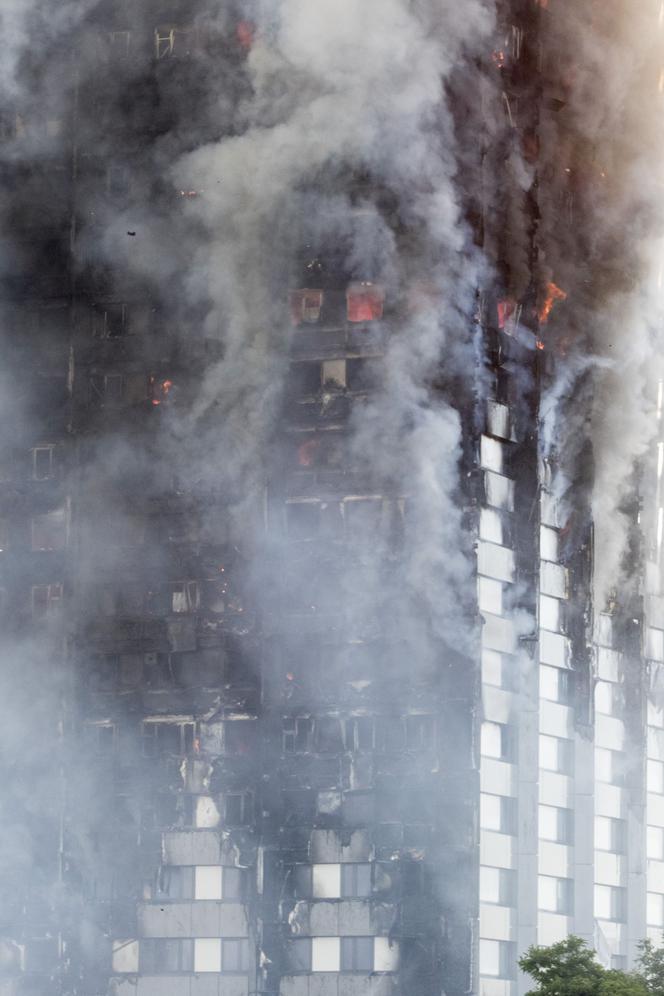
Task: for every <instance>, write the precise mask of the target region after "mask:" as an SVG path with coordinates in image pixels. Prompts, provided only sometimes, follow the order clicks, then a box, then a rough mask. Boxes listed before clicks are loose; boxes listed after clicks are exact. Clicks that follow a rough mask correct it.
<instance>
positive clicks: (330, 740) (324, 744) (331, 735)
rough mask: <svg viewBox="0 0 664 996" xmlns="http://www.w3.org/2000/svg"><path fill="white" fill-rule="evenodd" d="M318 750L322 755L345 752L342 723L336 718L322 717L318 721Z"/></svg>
mask: <svg viewBox="0 0 664 996" xmlns="http://www.w3.org/2000/svg"><path fill="white" fill-rule="evenodd" d="M316 750H318V751H320V752H321V753H337V752H339V751H342V750H343V743H342V739H341V723H340V721H339V720H338V719H336V718H335V717H334V716H322V717H321V718H320V719H317V720H316Z"/></svg>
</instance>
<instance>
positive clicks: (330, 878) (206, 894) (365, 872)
mask: <svg viewBox="0 0 664 996" xmlns="http://www.w3.org/2000/svg"><path fill="white" fill-rule="evenodd" d="M289 874H290V876H292V880H293V888H294V892H295V895H296V896H297V897H298V898H299V899H366V898H369V897H370V896H371V895H372V893H373V866H372V865H371V864H370V863H369V862H359V863H344V864H338V863H337V864H335V863H331V864H314V865H294V866H293V867H292V868H291V870H290V873H289ZM244 884H245V883H244V872H243V870H242V869H239V868H231V867H222V866H218V865H198V866H190V865H187V866H184V865H162V866H161V868H160V871H159V876H158V879H157V882H156V885H155V889H154V898H155V899H158V900H162V899H170V900H185V899H195V900H226V901H228V900H232V901H239V900H241V899H242V898H243V897H244Z"/></svg>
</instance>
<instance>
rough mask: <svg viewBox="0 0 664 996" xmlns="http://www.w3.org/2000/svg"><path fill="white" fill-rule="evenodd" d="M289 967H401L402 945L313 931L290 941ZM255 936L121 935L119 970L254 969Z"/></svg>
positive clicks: (116, 959)
mask: <svg viewBox="0 0 664 996" xmlns="http://www.w3.org/2000/svg"><path fill="white" fill-rule="evenodd" d="M287 952H288V962H289V965H288V971H290V972H293V973H299V972H395V971H397V969H398V957H399V953H398V946H397V944H396V943H394V942H391V941H390V940H389V939H388V938H387V937H310V938H298V939H297V940H293V941H290V942H289V943H288V946H287ZM254 959H255V954H254V952H253V951H252V948H251V946H250V943H249V941H247V940H245V939H234V938H191V939H178V940H176V939H166V938H150V939H145V940H140V941H116V942H115V943H114V945H113V971H114V972H115V973H117V974H136V973H138V972H140V973H141V974H144V975H167V974H177V973H190V972H195V973H199V972H201V973H203V972H215V973H224V972H226V973H238V972H248V971H250V970H251V969H252V968H253V967H254V965H255V960H254Z"/></svg>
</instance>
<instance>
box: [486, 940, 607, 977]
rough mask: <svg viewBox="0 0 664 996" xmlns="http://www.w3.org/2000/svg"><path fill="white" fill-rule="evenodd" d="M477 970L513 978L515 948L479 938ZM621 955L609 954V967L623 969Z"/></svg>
mask: <svg viewBox="0 0 664 996" xmlns="http://www.w3.org/2000/svg"><path fill="white" fill-rule="evenodd" d="M479 954H480V957H479V971H480V975H481V976H486V977H488V978H500V979H515V978H516V973H517V948H516V945H515V944H513V943H512V942H511V941H494V940H491V939H489V938H484V937H483V938H481V939H480V953H479ZM625 962H626V959H625V958H624V956H623V955H612V956H611V968H613V969H618V970H620V971H624V970H625V967H626V964H625Z"/></svg>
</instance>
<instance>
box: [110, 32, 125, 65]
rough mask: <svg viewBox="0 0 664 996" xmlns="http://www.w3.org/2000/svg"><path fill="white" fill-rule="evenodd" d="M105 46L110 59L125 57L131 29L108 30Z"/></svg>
mask: <svg viewBox="0 0 664 996" xmlns="http://www.w3.org/2000/svg"><path fill="white" fill-rule="evenodd" d="M106 46H107V52H108V55H109V56H110V57H111V58H112V59H126V58H127V56H128V55H129V52H130V48H131V31H109V32H108V34H107V35H106Z"/></svg>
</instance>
